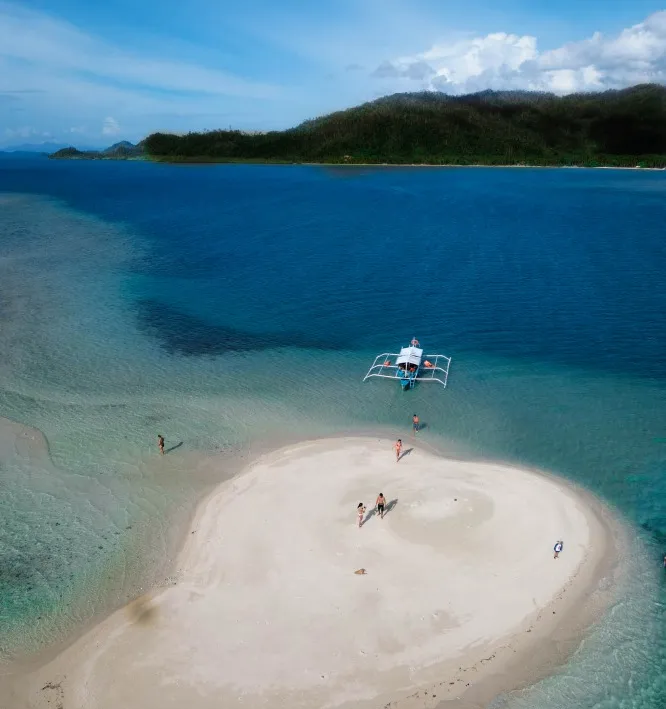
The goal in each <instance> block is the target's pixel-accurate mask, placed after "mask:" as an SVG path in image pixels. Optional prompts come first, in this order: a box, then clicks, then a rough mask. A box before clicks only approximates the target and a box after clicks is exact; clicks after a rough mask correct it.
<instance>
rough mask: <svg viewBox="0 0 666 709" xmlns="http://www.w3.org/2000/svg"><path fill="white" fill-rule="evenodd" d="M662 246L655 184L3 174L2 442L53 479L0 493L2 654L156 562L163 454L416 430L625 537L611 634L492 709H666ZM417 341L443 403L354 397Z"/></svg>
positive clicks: (117, 167)
mask: <svg viewBox="0 0 666 709" xmlns="http://www.w3.org/2000/svg"><path fill="white" fill-rule="evenodd" d="M665 223H666V173H663V172H637V171H611V170H556V169H552V170H544V169H541V170H540V169H482V168H475V169H407V168H400V169H368V168H348V167H345V168H317V167H301V166H255V165H253V166H242V165H233V166H224V165H212V166H211V165H209V166H169V165H154V164H149V163H140V162H134V163H122V162H117V163H112V162H56V161H48V160H45V159H39V158H35V159H21V160H19V159H9V158H8V159H4V160H2V161H0V318H1V319H2V323H3V329H2V331H0V356H1V357H2V359H1V361H2V364H0V416H6V417H7V418H10V419H13V420H16V421H20V422H22V423H25V424H28V425H32V426H35V427H36V428H39V429H40V430H41V431H43V432H44V433H45V435H46V436H47V439H48V442H49V446H50V451H51V457H52V459H53V461H54V463H55V466H54V467H49V465H50V464H49V463H47V462H44V461H43V460H41V461H40V460H36V459H33V458H30V459H28V458H29V457H28V458H26V456H23V457H21V456H19V457H17V458H12V459H11V460H7V461H5V464H4V467H3V468H1V469H0V471H8V472H4V473H3V474H4V480H3V482H4V483H5V485H6V487H7V489H8V490H9V495H8V496H6V498H5V499H6V500H10V502H8V503H5V505H4V507H2V505H3V503H2V502H1V501H0V512H2V513H3V515H2V521H0V553H1V554H3V558H4V560H5V568H9V569H11V570H12V571H11V573H8V572H5V576H3V575H1V574H0V585H1V584H4V585H2V586H0V587H1V589H2V591H3V594H2V595H0V598H1V599H2V600H0V604H2V614H1V615H0V625H1V624H2V623H3V622H4V623H5V624H6V626H7V628H8V629H9V630H8V631H7V633H8V635H10V636H11V638H12V643H13V645H12V643H10V644H8V645H7V648H6V652H9V651H10V649H11V647H13V646H15V645H16V644H17V642H18V643H19V644H20V639H21V638H28V639H29V641H30V642H32V643H35V642H39V641H40V639H41V640H44V638H46V639H48V638H51V637H52V636H53V635H55V636H57V635H58V634H62V633H63V632H65V631H66V630H68V629H71V628H72V627H75V625H76V623H77V622H80V619H81V618H82V617H83V618H85V617H88V616H90V615H91V614H92V613H94V612H99V610H100V608H103V607H104V603H103V602H102V601H96V602H92V601H91V600H90V598H92V596H96V597H99V596H100V593H101V591H100V589H103V588H106V587H107V586H108V582H109V579H111V578H114V577H117V574H118V573H121V575H122V577H123V584H124V587H123V593H131V588H132V583H133V582H134V581H135V580H136V579H138V578H140V577H141V572H142V564H144V563H146V564H148V563H149V562H147V561H145V559H146V558H149V557H150V556H151V554H152V555H153V556H154V557H155V559H157V557H159V554H160V552H161V550H162V549H163V548H164V546H163V545H164V544H166V542H164V537H165V536H166V535H167V531H166V529H165V527H168V524H166V523H165V522H164V520H165V519H168V518H169V515H177V514H178V513H179V512H180V513H182V514H185V512H186V510H187V509H188V508H187V506H186V505H185V503H184V502H183V501H184V500H189V501H193V500H195V499H196V497H197V495H198V494H200V492H201V490H202V489H203V487H204V485H205V484H207V483H209V482H210V481H209V480H207V481H196V480H195V481H190V480H183V479H181V478H179V477H178V476H177V474H176V473H175V472H174V473H173V474H170V475H169V476H166V477H164V476H162V477H160V476H159V475H157V474H155V472H154V470H153V469H152V468H151V467H150V466H151V463H150V460H151V458H152V457H154V451H153V450H152V447H153V442H154V436H155V432H156V431H158V429H159V431H158V432H164V433H165V435H166V436H167V442H169V441H170V440H172V441H176V440H183V442H184V446H183V448H184V449H188V450H191V451H197V450H202V451H214V450H218V449H222V450H231V449H238V448H242V447H243V446H245V445H248V444H250V443H252V442H254V441H259V440H261V439H262V438H265V437H271V436H275V435H283V434H285V433H295V432H296V433H298V434H301V435H317V434H320V433H322V432H330V431H336V430H350V429H354V428H355V427H359V426H366V427H372V426H377V425H388V426H393V427H395V426H402V425H408V423H405V422H408V420H409V416H410V415H411V413H412V408H415V407H418V410H419V412H420V413H421V414H422V416H421V417H422V419H423V420H426V421H427V422H428V424H429V426H428V431H429V434H428V435H431V436H432V437H433V440H435V439H437V441H438V443H439V444H441V445H445V446H449V447H450V448H451V449H456V450H461V451H466V452H470V453H473V454H477V455H486V456H489V457H500V458H504V459H508V460H514V461H517V462H523V463H528V464H532V465H538V466H541V467H544V468H548V469H552V470H554V471H556V472H558V473H560V474H563V475H566V476H567V477H569V478H571V479H574V480H576V481H577V482H580V483H581V484H583V485H585V486H586V487H588V488H590V489H592V490H593V491H595V492H597V493H598V494H600V495H602V497H604V499H606V500H607V501H608V502H609V503H611V504H613V505H615V506H616V507H617V509H618V510H619V512H620V513H621V514H623V515H624V516H625V517H626V518H627V519H628V520H630V521H631V522H632V524H634V525H635V527H636V529H637V531H638V536H637V541H636V544H637V546H636V549H635V554H636V569H635V573H636V583H635V585H634V586H632V588H631V589H629V590H627V592H626V595H625V596H623V598H622V600H621V601H620V602H618V605H617V607H616V608H615V609H614V613H613V618H612V619H611V620H609V621H608V623H607V625H605V626H603V627H602V628H601V629H600V630H599V632H598V633H597V635H596V636H595V637H594V639H592V640H591V641H590V642H589V643H588V649H587V650H586V651H583V652H582V654H581V656H580V657H578V656H577V657H576V658H574V660H573V661H572V663H570V666H569V667H568V669H567V675H566V676H565V678H564V679H562V677H561V676H560V677H556V678H554V679H553V680H550V681H547V682H544V683H541V684H540V685H539V686H538V687H537V688H535V689H533V690H532V691H531V692H528V693H527V694H526V695H520V696H512V697H511V698H510V699H509V700H506V701H509V702H510V703H511V702H513V704H511V706H521V707H522V706H525V707H527V706H539V707H544V708H545V709H548V708H549V707H553V708H554V707H562V708H563V707H565V706H573V705H575V706H580V707H599V708H601V707H603V708H604V709H606V708H611V707H625V706H630V707H636V708H637V709H660V708H661V707H663V706H666V687H665V686H664V680H663V679H662V677H663V676H664V674H665V673H664V670H665V669H666V638H665V637H664V633H663V629H664V625H663V608H664V605H663V604H664V600H665V597H664V576H663V575H662V574H661V573H660V571H661V569H660V568H659V566H660V564H659V560H660V556H661V555H663V553H665V552H666V476H665V475H664V474H665V473H666V429H664V421H666V396H665V394H666V360H665V358H664V352H666V318H664V315H663V313H664V312H666V278H665V277H664V272H665V269H666V239H664V224H665ZM3 259H4V260H3ZM413 335H417V336H418V337H419V339H420V340H421V342H423V343H425V345H426V347H427V348H428V349H431V350H432V349H436V350H439V351H442V352H443V353H445V354H449V355H451V356H452V357H453V365H452V370H451V378H450V387H449V389H447V390H446V392H444V391H439V390H434V389H432V388H430V389H427V388H426V387H425V386H422V387H421V388H419V389H417V390H415V391H414V392H410V393H409V394H407V395H406V397H407V398H405V397H404V396H403V395H402V394H400V393H399V392H398V391H396V390H395V388H393V387H392V386H391V384H390V383H388V382H372V383H366V384H361V381H360V380H361V379H362V376H363V374H364V372H365V369H367V367H368V366H369V363H370V361H371V359H372V356H373V355H374V354H376V353H379V352H382V351H385V350H387V349H393V348H395V347H398V346H400V345H401V344H405V343H406V342H407V341H408V340H409V339H410V338H411V337H412V336H413ZM26 471H28V472H27V473H26ZM28 473H29V474H28ZM26 475H28V478H29V482H28V483H26V482H25V479H26ZM31 486H32V487H31ZM35 486H37V487H38V488H39V490H40V492H43V493H44V495H42V496H41V497H40V498H39V500H38V499H37V497H36V495H35V491H34V487H35ZM91 490H93V491H94V492H93V493H91ZM46 500H48V501H46ZM91 500H92V502H93V504H90V503H91ZM37 508H38V511H37V512H36V509H37ZM28 520H31V521H35V520H36V521H39V524H37V525H34V524H30V523H28ZM73 520H75V522H74V521H73ZM56 523H57V525H56ZM56 526H57V528H56ZM137 529H141V532H140V533H139V532H137ZM17 538H20V540H21V543H20V544H19V543H17V542H16V540H17ZM45 546H48V548H49V553H48V554H46V555H44V554H43V550H44V547H45ZM130 549H131V550H132V552H130V551H128V550H130ZM137 549H138V550H139V551H138V552H137V551H136V550H137ZM37 550H39V555H38V554H37ZM35 558H39V559H40V561H39V573H38V574H33V573H32V571H31V569H32V566H31V560H33V559H35ZM137 559H138V560H137ZM142 560H143V561H142ZM63 562H66V563H67V564H68V565H69V567H71V568H69V567H68V568H69V573H68V574H67V576H66V577H65V575H63V574H62V572H61V570H62V567H63ZM119 569H121V571H119ZM105 584H106V585H105ZM115 593H116V595H115V596H113V597H112V598H111V600H110V601H109V602H110V603H114V602H118V601H119V600H121V599H122V598H123V597H124V596H123V595H122V593H121V592H120V590H118V589H116V591H115ZM102 595H103V594H102ZM35 609H38V612H39V613H40V614H41V615H42V620H41V621H40V622H42V624H43V625H44V627H42V626H39V625H36V624H35V615H36V611H35ZM49 618H55V619H56V620H54V621H53V623H52V624H51V625H48V623H47V620H48V619H49ZM47 626H48V627H47ZM35 628H38V629H37V630H35ZM10 631H11V632H10ZM619 637H621V638H622V643H623V646H624V647H626V652H625V653H622V655H621V656H618V655H617V653H615V652H613V650H612V649H613V647H615V646H617V643H618V638H619ZM17 638H18V640H17ZM27 642H28V641H27V640H26V643H27ZM1 646H2V641H0V647H1ZM10 646H11V647H10ZM586 652H587V654H586ZM592 677H594V678H595V679H594V681H593V680H592V679H591V678H592ZM565 679H566V681H567V682H568V686H569V688H570V692H569V694H567V693H565V692H564V691H563V687H564V684H563V682H564V681H565ZM558 682H559V684H558ZM572 687H575V690H574V689H571V688H572ZM572 692H573V694H572ZM572 697H573V698H572ZM503 701H504V700H503ZM572 701H573V702H574V704H571V702H572Z"/></svg>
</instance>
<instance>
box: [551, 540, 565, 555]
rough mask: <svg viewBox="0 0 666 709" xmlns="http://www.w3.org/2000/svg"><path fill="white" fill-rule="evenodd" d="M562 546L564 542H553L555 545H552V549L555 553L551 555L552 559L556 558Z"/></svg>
mask: <svg viewBox="0 0 666 709" xmlns="http://www.w3.org/2000/svg"><path fill="white" fill-rule="evenodd" d="M563 546H564V542H562V541H560V542H555V546H554V547H553V551H554V552H555V554H554V555H553V559H557V558H558V557H559V555H560V552H561V551H562V547H563Z"/></svg>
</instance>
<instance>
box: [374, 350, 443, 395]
mask: <svg viewBox="0 0 666 709" xmlns="http://www.w3.org/2000/svg"><path fill="white" fill-rule="evenodd" d="M450 365H451V358H450V357H446V356H445V355H438V354H436V355H425V356H424V355H423V350H422V349H421V346H420V344H419V341H418V340H417V339H416V338H415V339H413V340H412V341H411V343H410V345H409V347H403V348H402V349H401V350H400V352H397V353H396V352H384V353H382V354H380V355H377V356H376V357H375V361H374V362H373V363H372V366H371V367H370V369H368V373H367V374H366V375H365V377H363V381H365V380H366V379H369V378H370V377H383V378H384V379H397V380H398V381H399V382H400V386H401V387H402V390H403V391H406V390H407V389H413V388H414V384H416V382H439V384H441V385H442V386H444V387H445V386H446V382H447V380H448V378H449V366H450Z"/></svg>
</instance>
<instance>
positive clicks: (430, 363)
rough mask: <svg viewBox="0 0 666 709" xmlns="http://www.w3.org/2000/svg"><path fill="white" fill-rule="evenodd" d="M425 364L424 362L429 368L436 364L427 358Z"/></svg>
mask: <svg viewBox="0 0 666 709" xmlns="http://www.w3.org/2000/svg"><path fill="white" fill-rule="evenodd" d="M423 364H424V365H425V366H426V367H428V368H430V367H432V366H434V365H433V363H432V362H429V361H428V360H426V361H425V362H424V363H423Z"/></svg>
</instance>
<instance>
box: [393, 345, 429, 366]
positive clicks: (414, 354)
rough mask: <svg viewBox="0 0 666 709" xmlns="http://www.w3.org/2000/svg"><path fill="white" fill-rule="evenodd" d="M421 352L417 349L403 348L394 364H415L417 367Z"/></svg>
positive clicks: (419, 362)
mask: <svg viewBox="0 0 666 709" xmlns="http://www.w3.org/2000/svg"><path fill="white" fill-rule="evenodd" d="M421 357H423V350H421V349H419V348H418V347H403V348H402V349H401V350H400V354H399V355H398V358H397V359H396V361H395V363H396V364H415V365H416V366H417V367H418V366H419V365H420V364H421Z"/></svg>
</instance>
